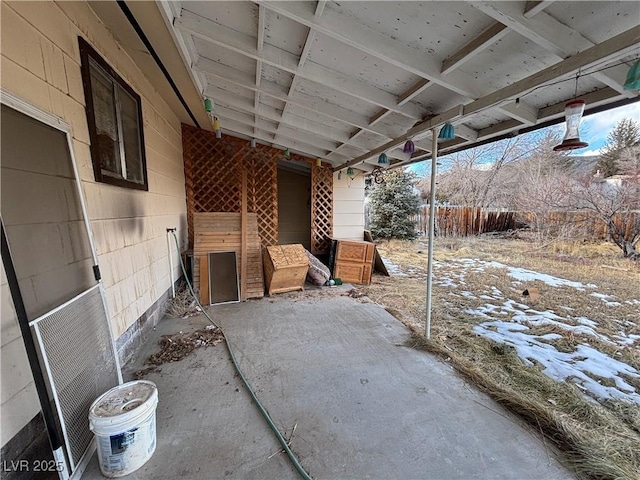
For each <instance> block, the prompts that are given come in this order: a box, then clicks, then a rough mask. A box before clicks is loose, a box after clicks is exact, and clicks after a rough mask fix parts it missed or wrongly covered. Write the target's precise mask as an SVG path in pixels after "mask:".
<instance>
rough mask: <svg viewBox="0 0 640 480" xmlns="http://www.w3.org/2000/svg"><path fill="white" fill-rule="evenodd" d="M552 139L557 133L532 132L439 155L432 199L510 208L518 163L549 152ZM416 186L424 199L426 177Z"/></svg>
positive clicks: (469, 204)
mask: <svg viewBox="0 0 640 480" xmlns="http://www.w3.org/2000/svg"><path fill="white" fill-rule="evenodd" d="M550 136H552V137H553V139H552V140H551V139H550V138H551V137H550ZM554 140H557V135H552V134H549V133H547V134H544V135H541V134H540V133H534V134H529V135H522V136H518V137H513V138H508V139H505V140H502V141H499V142H496V143H492V144H489V145H484V146H481V147H477V148H473V149H469V150H463V151H462V152H458V153H455V154H452V155H449V156H445V157H442V159H441V161H442V163H443V164H444V171H443V172H442V173H440V174H439V175H438V181H437V184H438V189H437V191H436V198H437V199H438V201H440V202H442V201H445V202H449V203H452V204H455V205H464V206H471V207H490V208H507V207H513V206H514V199H515V198H516V196H517V194H518V185H519V184H520V183H521V182H520V181H519V179H518V176H519V170H520V168H521V164H522V163H523V161H525V160H527V159H529V158H532V157H533V156H535V155H537V154H538V153H539V152H541V151H547V150H548V151H551V148H550V147H549V148H547V144H549V145H551V146H552V145H553V141H554ZM556 143H557V141H556ZM419 186H420V189H421V192H422V196H423V198H427V197H428V194H429V178H426V179H424V180H423V181H422V182H420V185H419Z"/></svg>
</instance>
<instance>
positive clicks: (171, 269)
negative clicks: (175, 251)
mask: <svg viewBox="0 0 640 480" xmlns="http://www.w3.org/2000/svg"><path fill="white" fill-rule="evenodd" d="M167 248H168V249H169V279H170V281H171V298H176V286H175V285H174V282H173V255H172V254H171V229H170V228H167Z"/></svg>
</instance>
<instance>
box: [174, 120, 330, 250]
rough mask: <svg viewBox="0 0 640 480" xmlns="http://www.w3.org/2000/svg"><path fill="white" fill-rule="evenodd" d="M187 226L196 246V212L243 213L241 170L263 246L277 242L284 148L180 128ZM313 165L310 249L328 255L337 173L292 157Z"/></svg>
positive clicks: (194, 129)
mask: <svg viewBox="0 0 640 480" xmlns="http://www.w3.org/2000/svg"><path fill="white" fill-rule="evenodd" d="M182 149H183V155H184V171H185V184H186V194H187V224H188V228H189V244H190V245H191V246H193V243H194V242H193V231H194V228H193V218H194V213H196V212H231V213H240V211H241V202H242V170H243V169H245V170H246V172H247V211H248V212H250V213H255V214H256V215H257V220H258V233H259V235H260V240H261V243H262V246H263V247H265V246H269V245H277V244H278V159H280V158H282V157H283V152H282V150H279V149H277V148H273V147H268V146H266V145H258V146H257V147H256V148H251V147H250V144H249V142H248V141H247V140H242V139H239V138H235V137H231V136H228V135H224V136H223V137H222V138H216V137H215V134H214V133H212V132H208V131H206V130H201V129H198V128H194V127H191V126H189V125H183V126H182ZM290 160H294V161H300V162H304V163H307V164H309V165H310V166H311V182H312V196H311V225H312V226H311V229H312V231H311V249H312V251H313V253H326V252H328V251H329V247H330V243H331V242H330V237H331V235H332V232H333V172H332V169H331V166H330V165H329V164H326V163H325V164H324V165H323V167H322V168H320V167H316V166H315V161H313V160H311V159H308V158H304V157H301V156H299V155H291V159H290Z"/></svg>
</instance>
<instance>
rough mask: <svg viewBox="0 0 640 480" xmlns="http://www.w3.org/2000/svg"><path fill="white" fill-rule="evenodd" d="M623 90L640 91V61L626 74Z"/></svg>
mask: <svg viewBox="0 0 640 480" xmlns="http://www.w3.org/2000/svg"><path fill="white" fill-rule="evenodd" d="M624 89H625V90H640V60H638V61H637V62H636V63H634V64H633V66H632V67H631V68H630V69H629V72H627V80H626V81H625V82H624Z"/></svg>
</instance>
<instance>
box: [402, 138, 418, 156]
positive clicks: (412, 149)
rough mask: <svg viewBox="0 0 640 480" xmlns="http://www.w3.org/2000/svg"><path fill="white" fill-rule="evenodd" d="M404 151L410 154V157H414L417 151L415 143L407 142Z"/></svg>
mask: <svg viewBox="0 0 640 480" xmlns="http://www.w3.org/2000/svg"><path fill="white" fill-rule="evenodd" d="M402 151H403V152H404V153H408V154H409V155H412V154H413V153H414V152H415V151H416V146H415V144H414V143H413V141H411V140H407V142H406V143H405V144H404V148H403V149H402Z"/></svg>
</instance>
